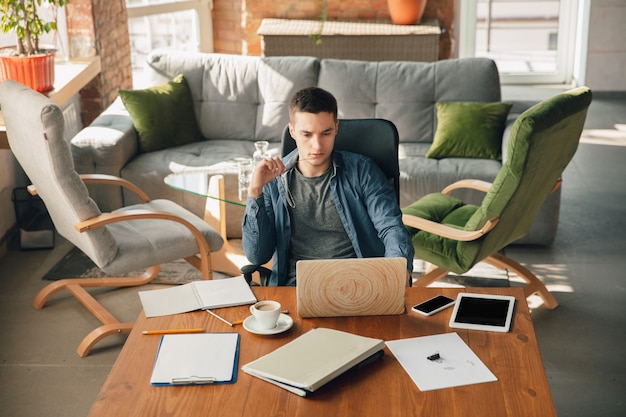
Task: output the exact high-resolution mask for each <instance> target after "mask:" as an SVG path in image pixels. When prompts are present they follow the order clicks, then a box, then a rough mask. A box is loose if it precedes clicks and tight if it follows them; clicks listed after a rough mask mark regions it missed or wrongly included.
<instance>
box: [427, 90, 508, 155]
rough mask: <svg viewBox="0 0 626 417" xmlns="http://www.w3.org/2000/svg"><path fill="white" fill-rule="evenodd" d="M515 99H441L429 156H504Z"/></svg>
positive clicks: (438, 104)
mask: <svg viewBox="0 0 626 417" xmlns="http://www.w3.org/2000/svg"><path fill="white" fill-rule="evenodd" d="M511 106H512V104H511V103H501V102H495V103H472V102H440V103H437V106H436V107H437V130H436V132H435V138H434V140H433V144H432V146H431V147H430V149H429V150H428V152H427V153H426V157H427V158H435V159H441V158H450V157H459V158H482V159H497V160H500V159H502V134H503V133H504V127H505V123H506V117H507V115H508V114H509V110H511Z"/></svg>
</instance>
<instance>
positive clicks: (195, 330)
mask: <svg viewBox="0 0 626 417" xmlns="http://www.w3.org/2000/svg"><path fill="white" fill-rule="evenodd" d="M203 331H204V329H168V330H144V331H143V334H180V333H202V332H203Z"/></svg>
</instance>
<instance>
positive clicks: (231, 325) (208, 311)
mask: <svg viewBox="0 0 626 417" xmlns="http://www.w3.org/2000/svg"><path fill="white" fill-rule="evenodd" d="M206 312H207V313H209V314H210V315H212V316H213V317H215V318H216V319H219V320H222V321H223V322H224V323H226V324H228V325H229V326H230V327H233V326H234V324H232V323H231V322H229V321H228V320H226V319H225V318H224V317H222V316H220V315H219V314H217V313H214V312H212V311H211V310H206Z"/></svg>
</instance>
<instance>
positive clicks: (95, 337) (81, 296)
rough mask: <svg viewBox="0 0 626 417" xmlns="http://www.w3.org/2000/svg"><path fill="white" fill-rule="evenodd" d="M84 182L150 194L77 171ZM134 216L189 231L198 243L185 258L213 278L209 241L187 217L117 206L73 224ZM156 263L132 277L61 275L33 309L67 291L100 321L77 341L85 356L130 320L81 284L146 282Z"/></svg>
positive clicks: (82, 227) (82, 228)
mask: <svg viewBox="0 0 626 417" xmlns="http://www.w3.org/2000/svg"><path fill="white" fill-rule="evenodd" d="M80 177H81V179H82V180H83V182H84V183H85V184H107V185H116V186H122V187H125V188H127V189H129V190H132V191H134V192H135V193H136V194H137V195H138V196H139V198H140V199H141V200H142V202H144V203H147V202H149V201H150V198H149V197H148V196H147V195H146V194H145V193H144V192H143V191H142V190H141V189H140V188H138V187H137V186H136V185H134V184H133V183H131V182H129V181H127V180H124V179H122V178H118V177H115V176H112V175H101V174H83V175H80ZM28 191H29V192H30V193H31V194H33V195H36V194H37V190H36V189H35V187H33V186H29V187H28ZM136 219H162V220H167V221H174V222H178V223H180V224H182V225H184V226H185V227H186V228H187V229H189V231H190V232H191V233H192V234H193V236H194V238H195V240H196V243H197V244H198V249H199V256H198V255H194V256H189V257H187V258H185V260H186V261H187V262H189V263H190V264H191V265H192V266H194V267H195V268H197V269H198V270H200V271H201V272H202V279H213V274H212V268H211V256H210V248H209V244H208V242H207V241H206V239H205V238H204V236H203V235H202V233H201V232H200V231H199V230H198V229H197V228H196V227H195V226H194V225H192V224H191V223H189V222H188V221H187V220H185V219H182V218H180V217H178V216H175V215H173V214H170V213H165V212H159V211H152V210H120V211H117V212H115V213H103V214H101V215H99V216H96V217H93V218H91V219H88V220H85V221H82V222H80V223H77V224H76V225H74V227H75V228H76V230H78V231H79V232H81V233H82V232H86V231H87V230H90V229H93V228H97V227H102V226H105V225H107V224H111V223H115V222H121V221H127V220H136ZM159 270H160V265H154V266H152V267H149V268H147V269H146V270H145V271H144V273H143V274H141V275H138V276H133V277H105V278H65V279H60V280H58V281H54V282H52V283H50V284H48V285H46V286H45V287H44V288H43V289H42V290H41V291H39V293H38V294H37V296H36V297H35V299H34V300H33V307H34V308H35V309H37V310H39V309H41V308H43V306H44V305H45V303H46V302H47V301H48V300H49V299H50V297H52V296H53V295H54V294H56V293H57V292H59V291H61V290H67V291H69V292H70V293H71V294H72V295H73V296H74V297H75V298H76V299H77V300H78V301H79V302H80V303H81V304H82V305H83V306H85V308H86V309H87V310H89V312H90V313H91V314H93V315H94V316H95V317H96V318H97V319H98V320H99V321H100V322H101V323H102V325H101V326H99V327H97V328H95V329H94V330H92V331H91V332H90V333H89V334H88V335H87V336H85V338H83V340H82V341H81V343H80V344H79V345H78V349H77V350H76V351H77V353H78V355H80V356H81V357H85V356H87V355H88V354H89V352H90V351H91V349H92V348H93V346H94V345H95V344H96V343H98V342H99V341H100V340H102V339H103V338H105V337H107V336H110V335H113V334H121V333H129V332H130V331H131V330H132V327H133V324H134V323H122V322H120V321H119V320H118V319H117V318H115V317H114V316H113V315H112V314H111V313H110V312H109V311H108V310H107V309H106V308H104V306H103V305H102V304H101V303H100V302H99V301H98V300H96V298H95V297H94V296H93V295H91V294H90V293H89V292H88V291H87V290H86V289H85V288H96V287H134V286H139V285H145V284H148V283H150V282H151V281H152V280H154V278H155V277H156V276H157V274H158V273H159Z"/></svg>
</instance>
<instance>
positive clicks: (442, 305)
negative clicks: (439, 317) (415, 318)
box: [411, 295, 454, 316]
mask: <svg viewBox="0 0 626 417" xmlns="http://www.w3.org/2000/svg"><path fill="white" fill-rule="evenodd" d="M453 304H454V300H453V299H452V298H450V297H446V296H443V295H438V296H436V297H433V298H431V299H430V300H426V301H424V302H423V303H419V304H418V305H416V306H413V307H412V308H411V310H413V311H415V312H416V313H420V314H423V315H424V316H431V315H433V314H435V313H438V312H440V311H441V310H443V309H446V308H448V307H450V306H452V305H453Z"/></svg>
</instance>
